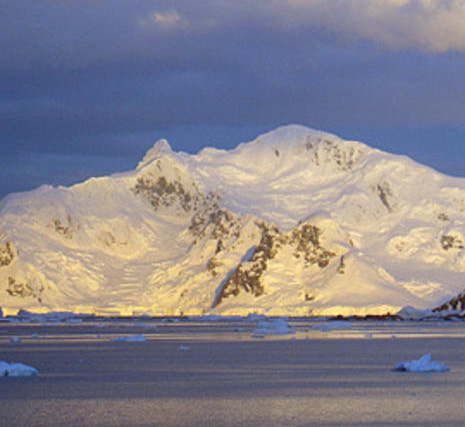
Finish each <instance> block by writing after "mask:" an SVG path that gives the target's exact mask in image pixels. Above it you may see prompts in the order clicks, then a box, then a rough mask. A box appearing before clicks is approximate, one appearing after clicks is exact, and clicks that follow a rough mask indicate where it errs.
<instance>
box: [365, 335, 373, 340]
mask: <svg viewBox="0 0 465 427" xmlns="http://www.w3.org/2000/svg"><path fill="white" fill-rule="evenodd" d="M365 338H368V339H370V338H373V334H365Z"/></svg>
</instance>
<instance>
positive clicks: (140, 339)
mask: <svg viewBox="0 0 465 427" xmlns="http://www.w3.org/2000/svg"><path fill="white" fill-rule="evenodd" d="M112 341H113V342H144V341H146V339H145V337H144V336H143V335H142V334H137V335H130V336H128V337H116V338H113V339H112Z"/></svg>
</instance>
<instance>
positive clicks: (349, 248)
mask: <svg viewBox="0 0 465 427" xmlns="http://www.w3.org/2000/svg"><path fill="white" fill-rule="evenodd" d="M464 234H465V180H462V179H456V178H450V177H447V176H444V175H442V174H440V173H438V172H435V171H434V170H432V169H429V168H427V167H424V166H421V165H419V164H416V163H415V162H413V161H412V160H410V159H408V158H407V157H402V156H395V155H391V154H387V153H384V152H381V151H379V150H375V149H372V148H370V147H368V146H366V145H364V144H361V143H359V142H352V141H344V140H341V139H340V138H338V137H336V136H334V135H331V134H327V133H324V132H319V131H315V130H312V129H308V128H305V127H303V126H297V125H291V126H285V127H282V128H279V129H277V130H275V131H272V132H269V133H267V134H265V135H262V136H260V137H258V138H257V139H256V140H254V141H252V142H249V143H243V144H240V145H239V146H238V147H236V148H235V149H233V150H230V151H224V150H217V149H214V148H206V149H204V150H202V151H201V152H199V153H198V154H197V155H192V156H191V155H188V154H186V153H176V152H173V151H172V149H171V147H170V146H169V144H168V142H167V141H165V140H160V141H158V142H157V143H156V144H155V145H154V147H153V148H151V149H150V150H149V151H148V152H147V154H146V155H145V157H144V158H143V160H142V161H141V162H140V163H139V165H138V167H137V168H136V169H135V170H134V171H130V172H127V173H121V174H115V175H112V176H108V177H102V178H91V179H89V180H87V181H85V182H83V183H81V184H78V185H75V186H72V187H69V188H64V187H58V188H54V187H50V186H42V187H40V188H38V189H36V190H34V191H31V192H27V193H19V194H12V195H9V196H8V197H6V198H5V199H3V200H2V201H1V202H0V306H1V307H2V308H3V312H4V313H6V314H8V313H15V312H16V311H17V310H18V309H21V308H23V309H28V310H32V311H37V312H47V311H74V312H87V313H89V312H90V313H97V314H124V315H126V314H133V313H134V314H144V313H146V314H154V315H176V314H181V313H184V314H192V315H199V314H224V315H226V314H228V315H229V314H247V313H249V312H257V313H266V314H269V315H309V314H314V315H317V314H318V315H330V314H331V315H333V314H343V315H349V314H361V315H362V314H384V313H387V312H391V313H392V312H394V311H397V310H399V309H400V308H401V307H403V306H406V305H411V306H415V307H418V308H420V309H425V308H433V307H436V306H437V305H440V304H441V303H443V302H444V301H446V300H448V299H450V298H452V297H454V296H455V295H457V294H458V293H459V292H461V291H462V290H463V286H464V285H463V273H464V272H465V258H464V254H465V252H464V245H465V237H464Z"/></svg>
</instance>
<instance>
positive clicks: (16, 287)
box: [6, 276, 44, 303]
mask: <svg viewBox="0 0 465 427" xmlns="http://www.w3.org/2000/svg"><path fill="white" fill-rule="evenodd" d="M43 290H44V288H43V287H42V286H41V287H40V288H39V289H34V288H33V287H32V286H31V285H29V284H28V283H26V282H20V281H18V280H16V279H15V278H14V277H11V276H9V277H8V285H7V288H6V291H7V293H8V294H9V295H10V296H12V297H18V298H28V297H32V298H34V299H36V300H37V301H38V302H39V303H40V302H42V298H41V294H42V292H43Z"/></svg>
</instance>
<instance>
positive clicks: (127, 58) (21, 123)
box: [0, 0, 465, 188]
mask: <svg viewBox="0 0 465 427" xmlns="http://www.w3.org/2000/svg"><path fill="white" fill-rule="evenodd" d="M463 3H464V2H462V1H460V2H459V1H442V2H434V1H426V0H415V1H414V0H409V1H407V0H403V1H400V0H398V1H393V0H392V1H391V0H386V1H368V0H330V1H328V0H325V1H323V0H308V1H299V0H281V1H269V0H255V1H252V0H248V1H240V0H237V1H234V2H233V1H229V0H228V1H226V0H215V1H213V0H205V1H202V2H192V1H187V0H166V1H165V0H155V1H153V0H150V1H149V0H111V1H110V0H92V1H91V0H62V1H61V0H60V1H58V0H55V1H52V0H42V1H35V0H15V1H10V0H0V10H1V12H2V13H0V52H2V61H0V140H1V148H0V155H1V156H2V158H3V161H4V163H5V164H8V165H10V164H11V165H14V162H17V159H18V158H20V156H21V154H22V153H25V152H27V153H35V155H36V156H38V157H40V156H44V159H43V161H40V160H39V158H37V161H36V163H35V164H34V166H33V167H32V166H31V167H32V168H33V170H34V171H35V172H34V174H35V175H34V176H35V178H34V183H37V182H39V181H40V179H39V176H40V170H41V167H43V166H44V165H45V164H47V165H51V164H52V163H53V162H54V161H57V160H56V159H58V158H61V159H62V158H66V159H67V160H66V162H67V163H66V164H67V165H68V167H67V168H66V173H67V174H68V175H70V176H69V179H68V178H66V182H69V181H70V180H71V181H72V176H71V174H72V173H73V172H72V171H73V170H75V172H76V175H75V176H76V177H77V176H79V177H82V175H83V173H84V172H83V171H86V172H88V173H90V174H91V173H92V171H94V173H96V174H99V173H101V172H102V171H105V172H106V171H107V170H108V162H107V161H106V160H105V161H104V160H103V158H104V157H105V156H110V157H112V158H113V159H114V161H115V165H116V164H118V165H121V163H120V162H119V161H117V160H116V159H118V158H121V157H130V162H128V163H131V164H132V163H137V160H138V157H140V156H142V155H143V152H144V150H145V149H147V148H148V146H149V145H150V144H151V143H152V141H153V140H154V139H157V138H160V137H169V136H172V137H173V138H174V139H173V140H172V141H171V142H172V144H173V146H174V148H175V149H182V150H185V151H191V152H192V151H195V150H197V149H198V148H200V147H201V146H202V145H206V144H214V145H220V146H221V145H222V146H229V144H232V143H233V142H234V141H235V142H238V141H239V140H244V139H248V138H253V137H254V136H255V135H256V132H259V131H262V130H267V129H270V128H273V127H276V126H278V125H281V124H286V123H293V122H298V123H302V124H306V125H309V126H312V127H316V128H321V129H326V130H329V131H334V132H337V131H338V129H341V130H349V133H351V131H350V130H351V129H352V130H353V129H359V130H361V132H360V134H361V135H362V134H363V129H365V130H366V132H365V133H366V134H370V132H368V130H369V129H387V128H389V127H396V128H402V127H404V128H409V129H413V128H416V129H420V128H428V127H431V126H435V127H441V126H442V127H448V128H456V129H465V109H464V108H463V105H464V102H465V84H464V83H463V75H464V72H465V55H464V54H463V53H462V52H461V50H462V48H461V47H460V46H461V45H460V40H461V38H462V35H461V34H462V31H463V30H462V29H461V28H462V26H461V27H460V28H458V27H457V25H458V24H456V22H458V19H457V17H462V15H463ZM460 22H463V20H461V21H460ZM449 30H450V31H449ZM447 34H450V37H449V39H448V38H447V37H446V35H447ZM448 40H449V41H448ZM459 133H460V132H459ZM370 135H373V133H371V134H370ZM454 135H455V134H454ZM342 136H345V135H344V134H343V135H342ZM348 136H351V135H348ZM201 138H205V139H204V140H201ZM367 142H370V141H367ZM412 144H414V143H413V142H412ZM131 153H133V154H131ZM57 156H58V157H57ZM60 156H61V157H60ZM73 156H75V157H74V158H75V159H76V168H74V169H73V167H72V166H71V164H72V159H73ZM78 158H80V159H81V160H78ZM90 158H92V159H93V160H89V159H90ZM8 159H10V160H8ZM82 159H86V160H82ZM99 159H100V160H99ZM85 162H87V164H88V165H89V168H87V169H86V168H83V167H82V165H83V164H84V163H85ZM99 162H100V163H99ZM103 163H105V165H106V166H105V167H103ZM22 164H23V165H24V164H25V163H24V162H23V163H22ZM99 164H102V168H101V169H99V168H98V165H99ZM79 165H80V166H79ZM12 167H13V166H12ZM115 168H116V166H115ZM53 169H54V168H52V167H47V168H45V167H44V170H46V171H47V172H49V173H50V171H53ZM5 170H6V169H5V168H1V170H0V179H3V175H2V172H3V173H6V172H4V171H5ZM56 170H57V171H58V170H60V167H59V165H57V167H56ZM56 176H57V177H58V176H61V177H62V178H63V179H64V176H63V174H61V175H60V174H58V172H57V175H56ZM48 180H50V181H53V182H56V181H58V180H59V178H53V176H50V177H47V176H45V175H44V178H43V182H46V181H48ZM31 182H32V181H31ZM24 185H26V183H25V184H24ZM34 185H35V184H34ZM21 188H23V187H21Z"/></svg>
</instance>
